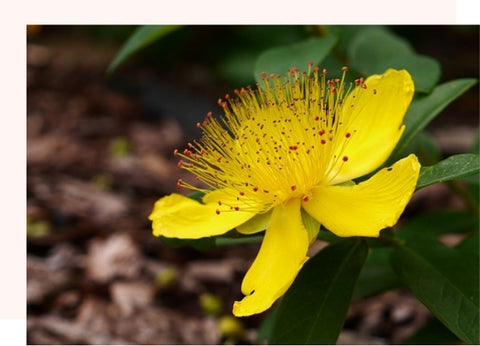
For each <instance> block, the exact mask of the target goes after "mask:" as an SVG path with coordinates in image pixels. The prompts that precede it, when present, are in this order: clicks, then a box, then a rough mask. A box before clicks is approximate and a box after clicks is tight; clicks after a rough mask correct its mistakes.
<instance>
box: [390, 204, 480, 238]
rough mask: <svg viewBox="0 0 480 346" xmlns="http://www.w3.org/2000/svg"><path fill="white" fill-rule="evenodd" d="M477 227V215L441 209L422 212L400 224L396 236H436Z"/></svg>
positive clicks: (471, 229) (472, 229)
mask: <svg viewBox="0 0 480 346" xmlns="http://www.w3.org/2000/svg"><path fill="white" fill-rule="evenodd" d="M478 227H479V223H478V216H476V215H473V214H472V213H468V212H466V211H457V210H442V211H437V212H430V213H423V214H420V215H418V216H415V217H413V218H410V219H408V221H407V222H406V223H405V224H404V225H402V226H401V227H400V228H399V229H398V231H397V236H398V237H399V238H401V239H406V240H408V239H410V238H411V239H415V237H416V236H418V235H429V236H432V237H437V236H439V235H442V234H449V233H464V232H470V231H475V230H477V229H478Z"/></svg>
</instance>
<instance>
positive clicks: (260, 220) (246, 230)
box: [237, 210, 272, 234]
mask: <svg viewBox="0 0 480 346" xmlns="http://www.w3.org/2000/svg"><path fill="white" fill-rule="evenodd" d="M271 216H272V211H271V210H270V211H268V212H266V213H262V214H257V215H255V216H254V217H252V218H251V219H250V220H248V221H247V222H245V223H242V224H241V225H239V226H237V231H239V232H240V233H242V234H254V233H258V232H261V231H264V230H266V229H267V227H268V223H269V222H270V217H271Z"/></svg>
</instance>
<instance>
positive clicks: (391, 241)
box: [377, 234, 405, 247]
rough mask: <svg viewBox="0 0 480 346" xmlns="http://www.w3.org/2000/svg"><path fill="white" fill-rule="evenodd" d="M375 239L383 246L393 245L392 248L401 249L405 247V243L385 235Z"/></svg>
mask: <svg viewBox="0 0 480 346" xmlns="http://www.w3.org/2000/svg"><path fill="white" fill-rule="evenodd" d="M377 239H378V240H379V241H380V242H382V243H384V244H388V245H393V246H394V247H403V246H404V245H405V241H403V240H401V239H398V238H395V237H392V236H389V235H385V234H380V236H379V237H378V238H377Z"/></svg>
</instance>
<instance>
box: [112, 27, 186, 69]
mask: <svg viewBox="0 0 480 346" xmlns="http://www.w3.org/2000/svg"><path fill="white" fill-rule="evenodd" d="M179 27H180V26H178V25H143V26H140V27H138V28H137V29H136V30H135V31H134V32H133V33H132V35H130V37H129V38H128V39H127V41H126V42H125V43H124V44H123V46H122V47H121V48H120V51H119V52H118V53H117V55H116V56H115V58H114V59H113V61H112V62H111V63H110V66H108V69H107V72H108V73H112V72H113V71H114V70H115V69H116V68H117V67H118V66H119V65H120V64H121V63H123V62H124V61H125V60H126V59H128V58H129V57H130V56H131V55H132V54H134V53H136V52H138V51H139V50H140V49H142V48H145V47H146V46H148V45H150V44H152V43H153V42H155V41H156V40H158V39H160V38H162V37H163V36H165V35H168V34H169V33H171V32H172V31H174V30H176V29H178V28H179Z"/></svg>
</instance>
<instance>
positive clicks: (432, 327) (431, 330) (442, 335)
mask: <svg viewBox="0 0 480 346" xmlns="http://www.w3.org/2000/svg"><path fill="white" fill-rule="evenodd" d="M459 342H460V340H459V339H458V338H457V336H456V335H455V334H453V333H452V332H451V331H450V330H448V329H447V328H446V327H445V326H444V325H443V324H442V323H441V322H440V321H439V320H437V319H433V320H430V321H428V322H427V323H426V324H425V325H424V326H423V327H422V328H420V330H418V331H416V332H415V334H413V335H412V336H410V337H408V338H407V339H405V340H403V341H402V345H458V344H459Z"/></svg>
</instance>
